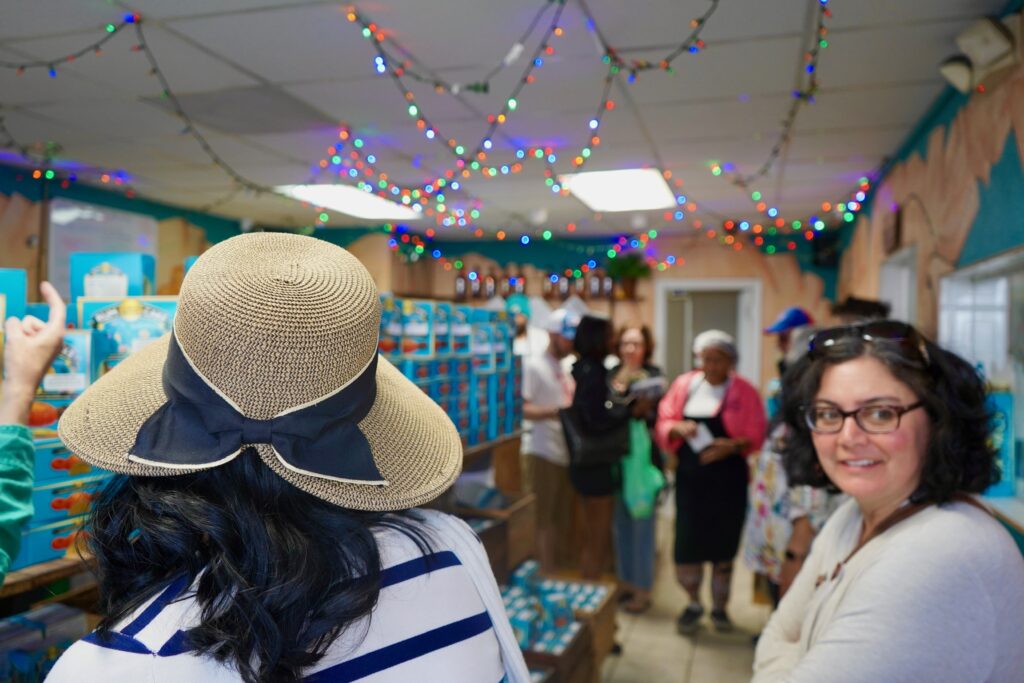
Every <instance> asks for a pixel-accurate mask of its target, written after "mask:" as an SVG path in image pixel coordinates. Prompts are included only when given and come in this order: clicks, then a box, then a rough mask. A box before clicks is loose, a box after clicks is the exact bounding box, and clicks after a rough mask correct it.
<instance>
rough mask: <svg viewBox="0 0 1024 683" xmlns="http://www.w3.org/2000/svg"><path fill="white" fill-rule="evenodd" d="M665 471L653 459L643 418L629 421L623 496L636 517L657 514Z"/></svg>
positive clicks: (630, 511)
mask: <svg viewBox="0 0 1024 683" xmlns="http://www.w3.org/2000/svg"><path fill="white" fill-rule="evenodd" d="M664 485H665V475H663V474H662V473H661V470H659V469H658V468H657V467H655V466H654V463H652V462H651V436H650V434H649V433H648V432H647V423H646V422H644V421H643V420H636V419H631V420H630V421H629V453H628V454H627V455H626V457H625V458H623V460H622V497H623V500H624V501H625V503H626V508H627V509H628V510H629V514H630V515H631V516H632V517H633V519H647V518H648V517H650V516H651V515H652V514H654V504H655V501H656V500H657V498H658V492H659V491H660V490H661V488H662V487H663V486H664Z"/></svg>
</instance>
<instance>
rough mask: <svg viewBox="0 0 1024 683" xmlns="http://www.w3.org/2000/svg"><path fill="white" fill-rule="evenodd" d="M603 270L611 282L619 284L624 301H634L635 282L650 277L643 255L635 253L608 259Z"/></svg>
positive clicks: (649, 267) (649, 269)
mask: <svg viewBox="0 0 1024 683" xmlns="http://www.w3.org/2000/svg"><path fill="white" fill-rule="evenodd" d="M605 270H606V271H607V272H608V276H609V277H611V279H612V280H614V281H615V282H617V283H619V286H620V287H621V288H622V295H623V297H624V298H626V299H635V298H636V283H637V281H638V280H640V279H641V278H648V277H650V276H651V266H650V265H648V263H647V261H646V260H645V259H644V257H643V255H642V254H639V253H637V252H630V253H628V254H623V255H621V256H618V257H616V258H610V259H608V262H607V263H606V264H605Z"/></svg>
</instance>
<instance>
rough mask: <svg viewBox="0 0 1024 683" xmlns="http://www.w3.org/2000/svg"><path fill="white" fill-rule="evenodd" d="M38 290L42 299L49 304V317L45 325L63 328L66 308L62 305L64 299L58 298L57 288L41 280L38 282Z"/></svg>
mask: <svg viewBox="0 0 1024 683" xmlns="http://www.w3.org/2000/svg"><path fill="white" fill-rule="evenodd" d="M39 292H40V293H41V294H42V295H43V300H44V301H46V303H47V304H48V305H49V306H50V317H49V319H48V320H47V321H46V324H47V326H49V327H58V328H60V329H62V330H63V329H64V325H65V322H66V320H67V309H66V308H65V307H64V300H63V299H61V298H60V294H59V293H58V292H57V288H56V287H54V286H53V285H51V284H50V283H49V282H47V281H45V280H43V282H41V283H40V284H39Z"/></svg>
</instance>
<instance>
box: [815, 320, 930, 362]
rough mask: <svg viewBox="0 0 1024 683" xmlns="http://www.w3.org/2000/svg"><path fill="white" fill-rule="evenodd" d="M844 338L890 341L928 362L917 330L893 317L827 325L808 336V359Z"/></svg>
mask: <svg viewBox="0 0 1024 683" xmlns="http://www.w3.org/2000/svg"><path fill="white" fill-rule="evenodd" d="M847 339H860V340H862V341H866V342H869V343H872V344H877V343H883V344H885V343H894V344H897V345H899V346H902V347H903V348H904V349H906V350H908V351H914V352H916V353H918V354H919V355H920V357H921V359H922V360H923V361H924V364H925V365H930V364H931V358H930V357H929V356H928V348H927V347H926V346H925V343H924V337H922V336H921V333H920V332H918V331H917V330H915V329H914V328H913V326H911V325H908V324H907V323H901V322H898V321H896V320H876V321H874V322H869V323H864V324H861V325H844V326H842V327H830V328H829V329H827V330H822V331H821V332H817V333H816V334H815V335H814V336H813V337H811V341H810V342H809V343H808V353H809V355H810V356H811V357H812V358H815V357H819V356H822V355H825V354H826V353H828V351H829V350H830V349H832V348H833V347H835V346H838V345H839V344H841V343H842V342H843V341H844V340H847Z"/></svg>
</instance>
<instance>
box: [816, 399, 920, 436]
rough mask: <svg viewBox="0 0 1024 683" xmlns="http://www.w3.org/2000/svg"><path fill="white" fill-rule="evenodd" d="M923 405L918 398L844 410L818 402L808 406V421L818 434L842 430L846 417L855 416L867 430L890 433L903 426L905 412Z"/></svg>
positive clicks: (875, 432) (835, 432) (859, 425)
mask: <svg viewBox="0 0 1024 683" xmlns="http://www.w3.org/2000/svg"><path fill="white" fill-rule="evenodd" d="M923 405H924V402H923V401H918V402H917V403H912V404H910V405H909V406H894V405H883V404H874V405H867V406H861V407H860V408H857V409H856V410H842V409H840V408H839V406H835V405H832V404H831V403H817V404H815V405H813V406H808V407H807V408H804V421H805V422H807V426H808V427H810V429H811V431H813V432H817V433H818V434H838V433H839V432H840V431H842V429H843V425H844V424H846V418H848V417H851V416H852V417H853V420H854V421H855V422H856V423H857V426H858V427H860V428H861V429H863V430H864V431H865V432H868V433H869V434H888V433H889V432H895V431H896V430H897V429H899V428H900V419H901V418H902V417H903V416H904V415H906V414H907V413H909V412H910V411H911V410H917V409H918V408H920V407H922V406H923Z"/></svg>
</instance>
